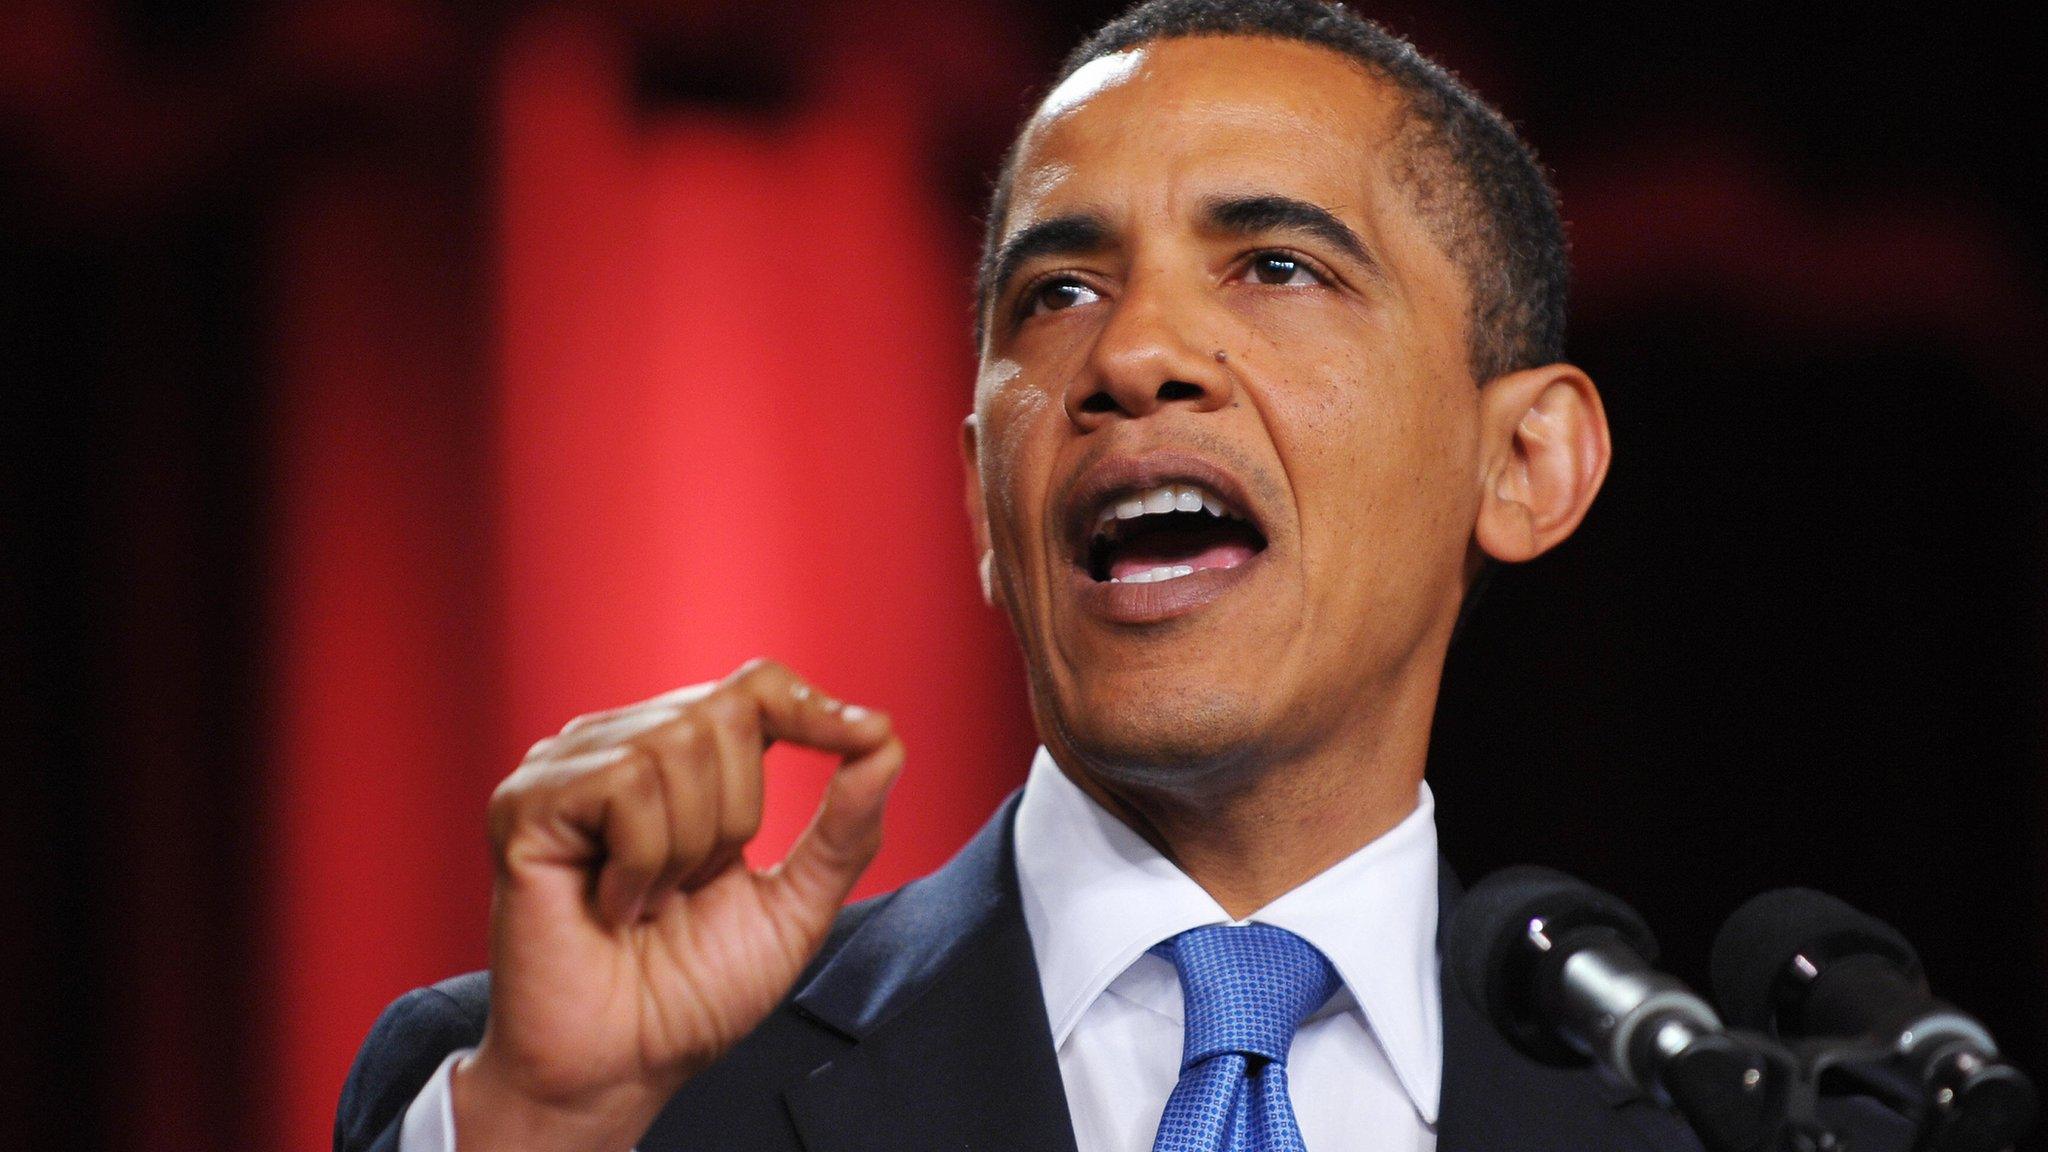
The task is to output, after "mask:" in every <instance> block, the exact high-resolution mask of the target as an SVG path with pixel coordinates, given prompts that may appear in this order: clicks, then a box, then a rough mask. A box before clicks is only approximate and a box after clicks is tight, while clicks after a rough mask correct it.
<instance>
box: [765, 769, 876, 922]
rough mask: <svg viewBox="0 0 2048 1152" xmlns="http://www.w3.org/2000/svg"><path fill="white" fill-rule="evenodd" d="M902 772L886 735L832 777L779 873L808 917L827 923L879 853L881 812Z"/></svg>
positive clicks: (791, 847)
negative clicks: (820, 916)
mask: <svg viewBox="0 0 2048 1152" xmlns="http://www.w3.org/2000/svg"><path fill="white" fill-rule="evenodd" d="M902 770H903V741H902V740H900V739H898V738H897V737H896V734H895V733H894V732H891V733H890V734H889V737H888V739H886V740H884V741H883V742H882V743H881V744H880V745H878V746H877V747H876V748H875V749H874V750H873V751H870V752H866V753H863V754H861V755H858V756H850V757H848V758H847V759H846V760H845V762H844V763H842V764H841V765H840V766H839V770H838V771H836V772H834V773H833V774H832V780H831V782H830V783H828V784H827V785H826V786H825V798H824V799H823V800H821V801H819V803H818V812H817V815H815V816H813V817H811V823H810V825H809V827H806V828H805V829H804V831H803V834H802V835H800V836H798V837H797V839H796V843H795V844H792V845H791V846H790V849H789V855H788V856H786V857H784V858H783V861H782V864H781V865H780V867H779V868H778V871H779V872H780V874H781V877H780V878H781V880H782V882H783V883H784V884H785V885H786V886H787V888H788V890H789V894H790V895H791V896H792V897H794V898H795V899H796V900H797V902H798V903H800V904H802V905H804V906H806V908H807V909H808V910H809V911H812V912H814V913H822V914H823V915H824V917H825V918H827V919H829V918H830V916H831V915H832V914H833V913H834V912H837V911H838V909H839V905H840V903H841V902H842V901H844V900H845V899H846V894H847V893H848V892H850V891H852V890H853V885H854V881H856V880H858V879H860V874H861V873H862V872H864V871H866V870H867V866H868V863H869V861H871V860H873V859H874V858H875V853H876V852H877V851H879V850H880V849H881V847H882V812H883V810H884V809H885V808H886V807H887V805H888V799H889V790H890V789H891V788H892V787H894V786H895V783H896V777H897V776H898V775H899V774H900V773H901V772H902Z"/></svg>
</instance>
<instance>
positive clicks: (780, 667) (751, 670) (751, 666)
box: [730, 656, 790, 682]
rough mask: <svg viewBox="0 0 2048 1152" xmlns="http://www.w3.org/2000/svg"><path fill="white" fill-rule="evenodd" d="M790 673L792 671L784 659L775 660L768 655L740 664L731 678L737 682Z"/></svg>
mask: <svg viewBox="0 0 2048 1152" xmlns="http://www.w3.org/2000/svg"><path fill="white" fill-rule="evenodd" d="M789 674H790V673H789V669H788V667H786V666H785V665H784V664H783V663H782V661H780V660H774V659H771V658H769V657H766V656H756V657H754V658H753V659H752V660H749V661H747V662H746V663H745V664H742V665H740V666H739V668H738V669H737V670H736V671H734V672H733V674H732V676H731V677H730V679H732V680H733V681H735V682H738V681H752V680H762V679H773V678H779V677H785V676H788V675H789Z"/></svg>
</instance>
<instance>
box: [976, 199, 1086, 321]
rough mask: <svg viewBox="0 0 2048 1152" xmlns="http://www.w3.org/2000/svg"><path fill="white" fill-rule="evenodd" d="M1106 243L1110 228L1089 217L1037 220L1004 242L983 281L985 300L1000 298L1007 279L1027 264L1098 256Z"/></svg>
mask: <svg viewBox="0 0 2048 1152" xmlns="http://www.w3.org/2000/svg"><path fill="white" fill-rule="evenodd" d="M1109 242H1110V228H1109V225H1108V224H1106V223H1104V222H1103V220H1102V218H1101V217H1100V216H1096V215H1093V214H1092V213H1086V212H1075V213H1071V214H1069V215H1066V216H1054V217H1051V218H1050V219H1046V220H1040V221H1039V222H1038V223H1036V224H1033V225H1031V226H1030V227H1027V228H1024V229H1021V230H1019V231H1018V232H1017V233H1016V235H1014V236H1011V237H1010V238H1009V239H1007V240H1005V241H1003V246H1002V247H1001V248H1000V249H998V250H997V251H996V257H995V259H994V260H993V261H991V262H990V270H989V275H988V277H987V278H986V280H985V281H984V283H985V284H986V285H987V292H986V296H987V298H988V299H990V300H994V299H995V298H997V297H998V296H1001V295H1002V294H1003V289H1004V288H1006V287H1008V286H1009V283H1010V278H1011V277H1013V276H1015V275H1016V274H1017V269H1019V268H1022V267H1023V266H1024V264H1025V263H1026V262H1027V261H1030V260H1036V259H1038V258H1039V257H1041V256H1069V255H1080V254H1082V253H1086V252H1100V251H1101V250H1102V249H1104V248H1106V247H1108V246H1109Z"/></svg>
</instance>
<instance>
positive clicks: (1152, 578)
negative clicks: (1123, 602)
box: [1109, 564, 1195, 584]
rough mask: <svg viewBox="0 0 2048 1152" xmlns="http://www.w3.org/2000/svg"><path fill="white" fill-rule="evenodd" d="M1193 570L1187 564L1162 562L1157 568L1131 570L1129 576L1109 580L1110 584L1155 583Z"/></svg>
mask: <svg viewBox="0 0 2048 1152" xmlns="http://www.w3.org/2000/svg"><path fill="white" fill-rule="evenodd" d="M1194 571H1195V570H1194V568H1193V566H1191V565H1187V564H1162V565H1160V566H1159V567H1157V568H1149V569H1146V570H1145V571H1143V572H1133V573H1131V574H1130V575H1129V576H1111V577H1110V578H1109V582H1110V583H1111V584H1156V583H1158V582H1159V581H1161V580H1178V579H1179V578H1181V577H1182V576H1191V575H1193V574H1194Z"/></svg>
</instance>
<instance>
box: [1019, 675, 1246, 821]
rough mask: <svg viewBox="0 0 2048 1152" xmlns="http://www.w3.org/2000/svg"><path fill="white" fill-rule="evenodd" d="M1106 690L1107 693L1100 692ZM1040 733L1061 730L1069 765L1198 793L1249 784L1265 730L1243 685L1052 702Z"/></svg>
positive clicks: (1130, 784)
mask: <svg viewBox="0 0 2048 1152" xmlns="http://www.w3.org/2000/svg"><path fill="white" fill-rule="evenodd" d="M1104 696H1109V697H1111V698H1109V699H1104V698H1103V697H1104ZM1054 713H1055V714H1054V715H1053V716H1051V717H1047V718H1046V719H1051V720H1052V721H1053V724H1052V725H1050V726H1048V725H1046V724H1044V723H1041V724H1040V726H1039V728H1040V731H1041V732H1047V733H1048V734H1050V733H1054V732H1056V733H1058V734H1059V735H1060V736H1061V737H1063V740H1061V741H1059V743H1063V744H1065V745H1066V747H1065V748H1064V750H1062V749H1059V748H1058V747H1055V749H1054V750H1055V751H1063V752H1064V755H1065V756H1069V757H1072V758H1073V759H1074V760H1075V761H1076V763H1074V764H1073V765H1071V766H1072V767H1075V768H1078V769H1080V770H1082V771H1085V772H1087V773H1088V774H1089V775H1091V776H1093V777H1095V778H1096V779H1097V780H1100V781H1101V782H1102V783H1104V784H1106V785H1108V786H1110V787H1112V788H1114V789H1117V790H1119V791H1122V790H1135V791H1141V792H1147V793H1153V794H1156V795H1159V796H1161V797H1172V798H1177V799H1182V800H1200V799H1204V798H1209V797H1214V796H1219V795H1225V794H1228V793H1230V792H1233V791H1236V790H1237V789H1239V788H1241V787H1243V786H1245V785H1246V784H1247V783H1249V779H1250V775H1251V773H1252V772H1253V770H1254V769H1255V766H1256V765H1257V764H1259V763H1260V762H1262V761H1263V760H1264V759H1266V758H1265V757H1264V756H1262V755H1261V754H1260V752H1261V748H1262V747H1263V744H1264V740H1263V739H1262V737H1263V736H1264V734H1266V733H1267V732H1269V731H1270V730H1271V725H1270V722H1269V720H1268V718H1267V717H1265V716H1264V715H1263V714H1262V710H1261V708H1260V706H1259V701H1258V700H1256V699H1254V698H1252V697H1250V696H1248V695H1246V694H1244V693H1241V692H1228V691H1223V690H1216V691H1212V692H1209V693H1205V694H1187V693H1176V694H1173V695H1171V696H1168V697H1166V698H1163V699H1162V698H1161V697H1160V696H1159V695H1158V694H1157V693H1147V692H1139V691H1117V692H1114V693H1096V694H1092V698H1090V697H1084V698H1083V699H1082V700H1079V701H1076V702H1074V703H1073V704H1072V705H1071V706H1069V707H1055V709H1054Z"/></svg>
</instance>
